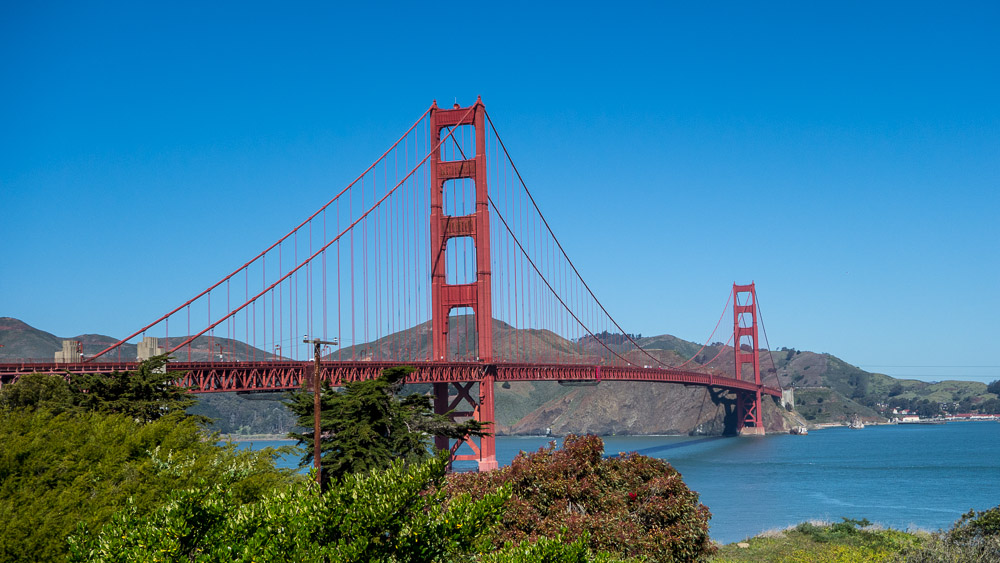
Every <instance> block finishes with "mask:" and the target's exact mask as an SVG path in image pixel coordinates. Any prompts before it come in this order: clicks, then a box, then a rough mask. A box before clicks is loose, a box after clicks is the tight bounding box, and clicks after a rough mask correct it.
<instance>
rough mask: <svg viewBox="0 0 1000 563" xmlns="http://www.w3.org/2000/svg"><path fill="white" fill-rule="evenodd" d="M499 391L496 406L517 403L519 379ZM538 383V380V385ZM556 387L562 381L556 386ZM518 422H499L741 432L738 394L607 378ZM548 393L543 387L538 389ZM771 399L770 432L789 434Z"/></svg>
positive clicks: (513, 428)
mask: <svg viewBox="0 0 1000 563" xmlns="http://www.w3.org/2000/svg"><path fill="white" fill-rule="evenodd" d="M510 385H511V390H510V391H507V392H504V390H498V392H497V408H498V410H504V409H505V408H506V407H507V405H505V403H507V402H516V401H518V399H517V390H516V386H518V385H521V384H518V383H511V384H510ZM534 385H536V386H537V385H538V384H534ZM551 385H557V384H551ZM564 389H566V390H565V391H564V392H562V393H557V394H556V395H557V396H554V397H552V398H551V399H550V400H548V401H547V402H545V403H544V404H542V405H540V406H538V407H537V408H535V409H534V410H532V411H530V412H528V413H527V414H525V415H524V416H523V417H521V418H520V419H518V420H517V421H516V422H512V423H508V424H502V423H501V424H498V427H497V431H498V433H500V434H526V435H541V434H546V433H548V432H551V433H552V434H555V435H565V434H570V433H573V434H597V435H603V436H607V435H616V434H618V435H620V434H702V435H720V434H729V433H733V432H735V431H736V414H735V406H736V401H735V397H734V396H730V395H726V394H722V393H719V392H717V391H712V390H709V389H706V388H704V387H691V388H689V387H685V386H683V385H676V384H669V383H647V382H625V381H608V382H603V383H601V384H600V385H597V386H594V387H575V388H573V387H571V388H564ZM539 392H544V391H539ZM783 411H784V409H782V408H781V407H780V406H779V405H777V404H776V403H775V402H774V401H773V400H772V399H771V398H770V397H768V398H767V399H765V400H764V424H765V429H766V431H767V432H768V433H780V432H787V431H788V430H789V428H790V427H791V425H792V423H791V422H790V421H789V420H786V417H785V416H783Z"/></svg>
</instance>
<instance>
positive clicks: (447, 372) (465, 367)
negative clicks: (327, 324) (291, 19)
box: [0, 360, 781, 397]
mask: <svg viewBox="0 0 1000 563" xmlns="http://www.w3.org/2000/svg"><path fill="white" fill-rule="evenodd" d="M137 365H138V363H137V362H94V363H73V364H65V363H55V362H18V363H0V382H10V381H12V380H15V379H17V378H18V377H20V376H21V375H24V374H28V373H56V374H65V373H67V372H68V373H110V372H112V371H128V370H133V369H135V368H136V366H137ZM400 365H407V366H412V367H414V368H415V371H414V372H413V373H411V374H410V375H409V377H408V378H407V382H408V383H453V382H468V381H478V380H479V379H481V378H482V377H483V376H484V375H486V374H488V373H490V372H492V374H493V375H494V377H495V380H496V381H649V382H660V383H680V384H685V385H699V386H705V387H716V388H721V389H732V390H742V391H756V390H757V385H755V384H754V383H753V382H751V381H743V380H739V379H735V378H731V377H723V376H719V375H710V374H705V373H699V372H693V371H685V370H674V369H660V368H643V367H637V366H629V367H614V366H601V365H579V364H526V363H492V364H485V363H479V362H426V361H425V362H362V361H352V362H337V361H324V362H321V363H320V371H321V376H322V377H323V379H325V380H327V381H330V382H331V384H333V385H339V384H341V383H343V382H345V381H358V380H363V379H369V378H373V377H376V376H377V375H378V374H379V373H380V372H381V371H382V370H383V369H385V368H387V367H393V366H400ZM167 367H168V369H170V370H171V371H180V372H184V373H185V375H184V376H183V377H182V378H181V380H179V381H178V383H179V384H181V385H184V386H187V387H194V388H196V389H195V391H194V392H196V393H212V392H226V391H284V390H289V389H295V388H298V387H300V386H301V385H302V378H303V376H304V375H309V374H312V372H313V369H314V364H313V362H311V361H293V360H282V361H267V362H171V363H170V364H168V366H167ZM760 391H761V392H762V393H765V394H767V395H773V396H775V397H780V396H781V390H780V389H777V388H775V387H767V386H761V387H760Z"/></svg>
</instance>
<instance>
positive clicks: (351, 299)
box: [0, 99, 781, 470]
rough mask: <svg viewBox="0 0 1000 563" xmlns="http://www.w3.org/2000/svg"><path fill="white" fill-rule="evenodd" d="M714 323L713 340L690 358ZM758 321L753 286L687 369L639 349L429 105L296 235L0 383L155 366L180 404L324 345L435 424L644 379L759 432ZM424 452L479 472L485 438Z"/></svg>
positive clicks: (270, 372)
mask: <svg viewBox="0 0 1000 563" xmlns="http://www.w3.org/2000/svg"><path fill="white" fill-rule="evenodd" d="M567 197H574V194H572V193H569V194H567ZM597 205H600V202H595V206H597ZM597 215H598V217H599V214H597ZM597 222H598V223H599V222H600V220H599V219H598V221H597ZM620 267H621V268H622V270H623V271H624V266H620ZM730 302H731V303H732V308H731V309H730V308H729V304H730ZM730 310H731V314H732V322H733V325H732V326H733V331H732V334H731V335H730V337H729V341H728V342H726V343H725V345H722V346H713V347H711V349H712V350H715V349H718V350H719V351H718V352H717V353H716V355H715V356H714V357H713V358H711V359H708V358H702V359H701V360H700V361H695V359H696V358H700V357H701V356H700V354H701V352H702V351H704V350H706V349H709V345H708V342H709V341H711V340H712V338H713V337H714V335H715V333H716V332H717V331H718V329H719V327H720V326H721V324H722V320H723V319H724V318H725V316H726V314H727V313H728V312H730ZM758 320H759V313H758V307H757V296H756V288H755V286H754V284H753V283H751V284H748V285H736V284H734V285H733V287H732V291H731V292H730V294H729V297H728V299H727V302H726V306H725V308H724V311H723V315H722V316H721V317H720V319H719V322H718V323H716V328H715V330H713V332H712V336H710V337H709V339H708V340H706V344H705V346H702V349H701V350H699V352H697V353H696V354H694V355H692V356H691V358H689V359H687V360H686V361H673V362H672V361H671V359H670V357H668V356H669V355H666V354H664V353H662V351H658V350H647V349H645V348H643V347H642V346H640V344H639V343H638V342H637V340H638V339H637V338H636V337H634V336H633V335H631V334H629V333H628V332H627V331H625V330H624V329H623V328H622V327H621V326H620V325H619V323H618V322H617V321H616V320H615V319H614V318H613V317H612V316H611V314H610V313H609V312H608V311H607V309H606V308H605V306H604V305H603V304H602V303H601V301H600V300H599V299H598V298H597V296H596V295H595V294H594V292H593V291H592V290H591V288H590V286H589V285H588V284H587V283H586V281H585V280H584V278H583V276H582V275H581V273H580V272H579V270H578V269H577V267H576V266H575V265H574V263H573V261H572V260H571V259H570V257H569V256H568V255H567V253H566V251H565V250H564V248H563V245H562V244H561V243H560V242H559V239H558V238H557V237H556V235H555V233H554V232H553V231H552V229H551V227H550V226H549V223H548V221H547V220H546V219H545V216H544V215H543V214H542V212H541V210H540V209H539V207H538V205H537V203H536V201H535V199H534V197H532V195H531V192H530V191H529V190H528V187H527V184H526V183H525V181H524V179H523V178H522V177H521V174H520V172H519V171H518V169H517V167H516V166H515V164H514V161H513V159H512V158H511V156H510V153H509V152H508V149H507V147H506V145H505V144H504V143H503V141H502V140H501V138H500V135H499V133H498V132H497V129H496V127H495V126H494V124H493V121H492V119H491V118H490V115H489V114H488V113H487V112H486V108H485V106H484V105H483V103H482V101H481V100H479V99H477V101H476V103H474V104H473V105H471V106H468V107H459V106H458V105H457V104H456V105H455V107H453V108H447V109H442V108H439V107H438V106H437V104H436V103H434V104H432V105H431V107H430V108H428V109H427V111H425V112H424V113H423V115H421V116H420V117H419V118H418V119H417V120H416V121H415V122H414V123H413V125H412V126H411V127H410V128H409V129H408V130H407V131H406V132H405V133H404V134H403V135H402V136H401V137H400V138H399V139H398V140H397V141H396V142H395V143H393V144H392V146H390V147H389V149H388V150H386V151H385V152H384V153H383V154H382V155H381V156H380V157H379V158H378V159H377V160H375V162H374V163H372V164H371V165H370V166H369V167H368V168H367V169H365V171H364V172H362V173H361V174H360V175H359V176H358V177H357V178H356V179H355V180H354V181H353V182H351V183H350V184H349V185H347V186H346V187H345V188H343V189H342V190H341V191H340V192H338V193H337V194H336V195H335V196H334V197H333V199H331V200H330V201H329V202H327V203H326V204H325V205H323V206H322V207H320V208H319V210H317V211H316V212H315V213H313V214H312V215H311V216H309V217H308V218H307V219H306V220H305V221H303V222H302V223H300V224H299V225H298V226H296V227H295V228H294V229H292V230H291V231H290V232H288V233H287V234H286V235H284V236H283V237H281V238H280V239H278V240H277V241H276V242H275V243H274V244H272V245H270V246H269V247H267V248H266V249H264V250H263V251H262V252H260V253H259V254H257V255H256V256H254V257H253V258H252V259H250V260H249V261H247V262H246V263H244V264H243V265H242V266H240V267H238V268H237V269H235V270H234V271H233V272H232V273H230V274H229V275H227V276H225V277H224V278H222V279H221V280H218V281H216V282H215V283H213V284H211V285H209V286H208V287H207V289H205V290H204V291H202V292H200V293H198V294H197V295H195V296H194V297H192V298H191V299H189V300H188V301H186V302H184V303H182V304H181V305H179V306H177V307H175V308H173V309H171V310H170V311H169V312H167V313H165V314H164V315H162V316H161V317H159V318H157V319H156V320H154V321H152V322H150V323H148V324H146V325H145V326H143V327H142V328H140V329H138V330H136V331H135V332H133V333H132V334H130V335H128V336H126V337H125V338H122V339H121V340H119V341H117V342H116V343H114V344H112V345H109V346H107V347H105V348H104V349H102V350H100V351H99V352H97V353H96V354H93V355H92V356H90V357H88V358H86V359H83V358H81V359H80V360H79V361H70V362H60V363H56V362H52V361H18V362H7V363H2V364H0V382H9V381H12V380H14V379H16V378H17V377H19V376H20V375H22V374H25V373H59V374H66V373H70V374H72V373H110V372H112V371H124V370H129V369H134V368H135V367H136V365H137V361H138V360H139V359H142V358H144V357H148V356H149V355H150V354H152V353H158V352H164V353H167V354H169V355H170V357H171V361H170V364H169V368H170V369H171V370H174V371H179V372H183V373H184V376H183V377H182V378H181V379H180V380H179V381H178V382H177V383H178V384H179V385H183V386H186V387H191V388H192V391H193V392H195V393H212V392H232V391H237V392H263V391H280V390H289V389H295V388H298V387H300V386H302V385H303V383H304V382H305V381H306V379H307V378H308V377H310V376H311V375H312V373H313V369H314V361H313V357H312V347H311V345H310V344H309V342H315V341H318V340H321V341H336V342H339V343H340V346H338V347H337V348H336V349H334V348H333V347H327V348H326V349H325V351H324V353H323V355H322V358H321V360H320V362H319V366H320V376H321V377H322V378H323V380H325V381H327V382H329V383H330V384H331V385H334V386H336V385H339V384H342V383H343V382H346V381H355V380H362V379H366V378H373V377H376V376H377V375H378V374H379V373H380V372H381V371H382V370H383V369H385V368H386V367H390V366H398V365H408V366H412V367H413V368H415V369H414V371H413V373H411V374H410V375H409V376H408V378H407V382H408V383H428V384H432V388H433V394H434V406H435V410H436V411H437V412H439V413H449V412H450V413H451V415H452V416H454V417H463V416H464V417H474V418H476V419H477V420H480V421H484V422H493V420H494V392H493V388H494V384H495V383H496V382H508V381H560V382H592V383H593V382H600V381H609V380H625V381H649V382H661V383H678V384H684V385H696V386H704V387H708V388H716V389H721V390H725V391H728V392H731V393H734V394H735V396H736V415H737V418H736V420H737V430H739V431H740V432H741V433H743V434H763V432H764V425H763V420H762V402H761V401H762V396H763V395H772V396H775V397H780V395H781V389H780V387H779V385H778V383H777V377H776V374H775V377H774V383H773V385H767V384H765V383H764V382H763V381H762V378H761V368H760V351H761V347H760V345H759V341H758ZM730 344H731V347H730ZM161 345H162V346H161ZM773 371H774V370H773V369H772V370H768V373H773ZM437 446H438V447H440V448H445V449H450V450H451V451H452V452H453V454H456V455H455V459H458V460H463V459H464V460H474V461H477V462H478V464H479V468H480V469H481V470H488V469H492V468H495V467H496V466H497V462H496V453H495V441H494V438H493V437H492V436H488V437H484V438H481V439H471V438H469V439H465V440H457V441H448V440H447V439H440V438H439V439H438V441H437ZM462 446H466V447H465V448H463V449H462V450H463V451H467V452H471V453H457V452H459V451H460V450H459V448H460V447H462Z"/></svg>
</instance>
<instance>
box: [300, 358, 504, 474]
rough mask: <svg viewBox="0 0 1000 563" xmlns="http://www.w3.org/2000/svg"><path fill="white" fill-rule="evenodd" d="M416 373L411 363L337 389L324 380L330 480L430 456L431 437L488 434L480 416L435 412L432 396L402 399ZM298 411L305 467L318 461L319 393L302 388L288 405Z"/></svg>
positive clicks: (324, 457) (325, 459) (324, 442)
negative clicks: (316, 406) (408, 378)
mask: <svg viewBox="0 0 1000 563" xmlns="http://www.w3.org/2000/svg"><path fill="white" fill-rule="evenodd" d="M412 371H413V368H411V367H408V366H402V367H393V368H388V369H385V370H383V371H382V373H381V374H380V375H379V377H377V378H375V379H369V380H365V381H355V382H350V383H346V384H344V387H343V390H342V391H335V390H334V389H333V388H331V387H330V386H329V385H328V384H324V386H323V388H322V391H321V396H320V401H321V404H320V409H321V417H320V432H321V438H320V448H321V451H322V453H321V459H320V465H321V466H322V468H323V476H324V479H338V480H339V479H341V478H342V477H344V476H345V475H349V474H352V473H359V472H364V471H370V470H372V469H385V468H387V467H389V466H390V465H391V464H392V462H393V460H396V459H402V460H404V461H405V462H406V463H407V464H410V463H414V462H420V461H424V460H426V459H428V458H429V457H430V455H431V452H430V449H429V447H428V445H429V442H430V439H431V437H433V436H448V437H449V438H455V439H458V438H462V437H464V436H483V435H488V431H487V430H486V429H485V424H484V423H481V422H479V421H476V420H468V421H465V422H461V423H456V422H452V421H451V420H450V419H449V418H448V416H447V415H439V414H435V413H434V409H433V408H432V407H431V398H430V397H429V396H426V395H419V394H415V393H414V394H409V395H406V396H403V397H401V396H400V391H402V387H403V381H404V379H405V378H406V376H407V374H409V373H410V372H412ZM285 404H286V405H287V406H288V408H289V409H290V410H291V411H292V412H294V413H295V414H296V415H298V417H299V418H298V424H299V426H301V427H302V428H304V429H305V430H304V431H302V432H290V433H289V436H290V437H291V438H295V439H296V440H298V441H299V443H300V444H304V445H305V446H306V447H307V453H306V454H305V456H303V458H302V462H301V464H302V466H308V465H311V464H312V463H313V396H312V393H310V392H308V391H305V390H301V391H294V392H292V393H291V394H290V395H289V399H288V401H287V402H286V403H285Z"/></svg>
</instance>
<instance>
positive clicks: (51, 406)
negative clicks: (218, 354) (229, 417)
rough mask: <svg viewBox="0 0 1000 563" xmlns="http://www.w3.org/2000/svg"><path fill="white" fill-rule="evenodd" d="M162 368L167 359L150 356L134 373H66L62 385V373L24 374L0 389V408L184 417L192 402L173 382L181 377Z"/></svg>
mask: <svg viewBox="0 0 1000 563" xmlns="http://www.w3.org/2000/svg"><path fill="white" fill-rule="evenodd" d="M166 364H167V356H155V357H153V358H150V359H148V360H146V361H144V362H141V363H140V364H139V366H138V367H137V368H136V369H135V371H114V372H112V373H109V374H103V373H84V374H72V375H69V374H67V377H68V378H69V380H68V382H67V379H66V377H63V376H62V375H51V374H41V373H35V374H27V375H24V376H22V377H21V378H19V379H18V380H17V381H16V382H14V383H12V384H9V385H4V386H3V388H2V389H0V408H7V409H14V408H25V409H28V410H35V409H46V410H49V411H52V412H54V413H57V414H58V413H60V412H65V411H71V410H72V411H85V412H103V413H114V414H123V415H126V416H129V417H132V418H134V419H135V420H138V421H140V422H148V421H152V420H156V419H158V418H160V417H163V416H167V415H170V414H174V413H184V412H185V410H186V409H187V408H188V407H190V406H191V405H193V404H195V402H196V401H195V399H194V397H193V396H192V395H191V394H189V393H188V392H187V391H188V390H187V389H185V388H183V387H178V386H177V385H176V384H175V381H176V380H177V379H180V377H181V376H182V375H183V373H182V372H176V371H174V372H168V371H166V369H165V366H166ZM198 418H199V419H200V420H207V419H205V418H203V417H198Z"/></svg>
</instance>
